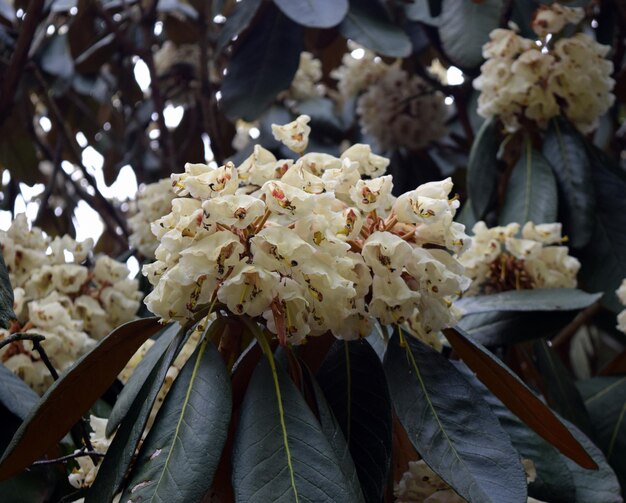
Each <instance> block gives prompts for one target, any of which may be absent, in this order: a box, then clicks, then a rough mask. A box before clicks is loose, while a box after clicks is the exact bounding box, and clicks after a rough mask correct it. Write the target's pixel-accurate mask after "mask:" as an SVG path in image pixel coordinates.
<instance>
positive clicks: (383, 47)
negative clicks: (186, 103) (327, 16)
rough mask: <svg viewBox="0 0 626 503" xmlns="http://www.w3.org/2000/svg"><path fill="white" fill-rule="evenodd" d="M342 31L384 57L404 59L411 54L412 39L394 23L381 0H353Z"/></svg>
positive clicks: (344, 34) (342, 25)
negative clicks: (379, 0)
mask: <svg viewBox="0 0 626 503" xmlns="http://www.w3.org/2000/svg"><path fill="white" fill-rule="evenodd" d="M339 31H340V32H341V34H342V35H343V36H344V37H346V38H349V39H351V40H354V41H355V42H358V43H359V44H361V45H363V46H365V47H367V48H368V49H370V50H372V51H374V52H377V53H378V54H381V55H382V56H390V57H392V58H404V57H406V56H408V55H409V54H411V40H410V39H409V37H408V36H407V34H406V33H404V31H402V29H400V28H399V27H398V26H397V25H395V24H393V22H392V21H391V20H390V19H389V15H388V14H387V11H386V10H385V8H384V7H383V6H382V5H381V4H380V2H378V0H351V1H350V9H349V10H348V14H347V15H346V18H345V19H344V20H343V22H342V23H341V25H340V26H339Z"/></svg>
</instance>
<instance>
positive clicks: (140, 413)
mask: <svg viewBox="0 0 626 503" xmlns="http://www.w3.org/2000/svg"><path fill="white" fill-rule="evenodd" d="M181 343H182V334H181V335H180V336H179V337H178V338H177V339H174V340H173V341H172V342H171V343H170V345H169V347H168V348H167V351H166V352H165V354H164V355H163V356H161V358H160V359H159V362H158V363H157V364H156V366H155V367H154V368H153V369H152V371H151V372H150V375H149V376H148V378H147V379H146V381H145V383H144V385H143V386H142V388H141V391H140V392H139V394H138V395H137V397H136V398H135V401H134V402H133V404H132V406H131V407H130V410H129V411H128V414H127V415H126V417H125V418H124V419H123V421H122V424H121V425H120V427H119V429H118V430H117V432H116V434H115V437H113V441H112V442H111V445H110V446H109V449H108V450H107V455H106V456H105V457H104V459H103V460H102V463H101V464H100V468H99V469H98V475H97V476H96V480H95V481H94V483H93V485H92V486H91V487H90V489H89V492H88V493H87V496H86V497H85V503H108V502H110V501H111V500H112V498H113V495H114V494H115V493H116V492H117V489H118V487H119V486H120V484H121V483H122V480H123V479H124V476H125V475H126V472H127V471H128V467H129V466H130V463H131V461H132V459H133V456H134V455H135V450H136V449H137V446H138V445H139V441H140V440H141V436H142V434H143V431H144V429H145V428H146V423H147V422H148V417H149V416H150V411H151V410H152V407H153V406H154V402H155V401H156V397H157V395H158V393H159V390H160V389H161V386H162V384H163V381H164V380H165V375H166V374H167V371H168V369H169V368H170V365H171V364H172V362H173V361H174V358H175V357H176V353H177V352H178V349H179V347H180V345H181Z"/></svg>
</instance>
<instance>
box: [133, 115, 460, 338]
mask: <svg viewBox="0 0 626 503" xmlns="http://www.w3.org/2000/svg"><path fill="white" fill-rule="evenodd" d="M306 122H308V118H307V117H304V118H298V119H296V121H294V122H293V123H291V124H288V125H287V126H273V129H274V131H277V132H279V133H278V136H281V135H285V137H286V138H287V139H288V140H289V138H291V134H292V132H293V130H294V129H297V127H298V126H297V125H298V124H305V125H306ZM307 128H308V126H307ZM306 134H307V135H308V130H307V133H306ZM388 163H389V161H388V160H387V159H385V158H383V157H380V156H377V155H375V154H372V152H371V149H370V147H369V146H368V145H354V146H352V147H350V148H348V149H347V150H345V151H344V153H343V154H342V156H341V158H336V157H333V156H330V155H328V154H320V153H316V152H311V153H309V154H306V155H304V156H302V157H301V158H300V159H298V160H297V161H296V162H295V163H286V162H284V161H278V160H276V158H275V157H274V156H273V155H272V154H271V153H269V152H268V151H266V150H265V149H263V148H262V147H259V146H256V147H255V149H254V153H253V154H252V156H250V157H249V158H248V159H246V160H245V161H244V162H243V163H242V164H241V165H240V166H239V167H235V166H233V165H227V166H224V167H221V168H209V167H204V166H201V165H191V164H187V165H186V167H185V173H182V174H178V175H172V179H173V180H174V183H175V185H176V190H177V193H178V194H179V195H180V196H181V197H178V198H175V199H174V200H173V201H172V211H171V213H169V214H168V215H165V216H163V217H162V218H160V219H159V220H157V221H156V222H155V223H154V224H153V231H154V233H155V235H156V237H157V239H158V240H159V242H160V244H159V246H158V248H157V250H156V253H155V256H156V261H155V262H154V263H152V264H148V265H146V266H144V269H143V273H144V275H146V276H147V278H148V280H149V281H150V283H152V285H153V286H154V289H153V291H152V292H151V293H150V294H149V295H148V296H147V297H146V299H145V302H146V304H147V306H148V308H149V309H150V310H151V311H152V312H153V313H155V314H156V315H158V316H160V317H161V318H162V319H163V320H170V319H174V320H180V321H181V322H182V323H184V322H186V321H187V320H189V319H191V318H193V317H194V315H195V314H196V313H197V312H198V310H199V309H200V308H201V306H206V305H208V304H211V303H214V302H219V303H220V304H219V305H220V309H221V310H223V311H225V312H226V313H227V314H229V315H231V316H241V315H247V316H250V317H252V318H254V319H255V320H256V321H257V322H259V323H261V324H262V325H264V326H265V328H266V329H267V330H269V331H270V332H271V333H273V334H275V335H276V336H277V337H278V339H279V341H280V342H281V343H282V344H287V343H289V344H302V343H304V342H305V341H306V338H307V337H314V336H317V335H320V334H323V333H325V332H331V333H332V334H333V335H335V337H338V338H342V339H346V340H350V339H354V338H358V337H363V336H367V335H369V333H371V329H372V326H373V325H374V323H375V322H376V321H377V320H378V321H379V322H381V323H393V324H403V325H404V326H405V329H406V330H407V331H408V332H410V333H412V334H413V335H415V336H416V337H420V338H422V340H425V341H426V342H429V343H431V344H433V345H435V344H436V342H435V340H436V334H437V333H438V331H439V330H440V329H441V328H443V327H446V326H451V325H453V324H455V323H456V321H457V319H458V313H457V312H456V310H455V309H454V308H453V307H452V300H453V299H454V298H456V297H457V296H458V295H459V294H460V292H462V291H463V290H464V289H465V288H467V286H468V285H469V279H468V278H465V277H464V276H463V274H462V271H461V267H460V264H459V262H458V261H457V260H456V259H455V258H454V257H453V256H452V255H451V254H450V251H453V250H457V249H460V248H462V247H463V246H466V245H467V243H468V240H467V236H465V234H464V232H463V226H462V225H461V224H456V223H454V222H453V217H454V215H455V212H456V209H457V208H458V201H456V198H452V199H449V197H448V196H449V193H450V191H451V190H452V182H451V181H450V180H449V179H447V180H444V181H442V182H438V183H431V184H426V185H424V186H421V187H418V188H417V189H416V190H415V191H414V193H413V196H414V197H417V198H418V199H419V198H421V199H419V200H418V203H416V204H417V205H418V206H419V205H421V204H422V203H423V204H426V205H427V206H428V208H431V207H432V208H434V210H433V212H434V213H435V214H436V215H435V217H434V218H430V217H429V218H426V217H424V216H419V214H418V215H417V216H416V214H415V212H414V210H413V206H411V203H410V201H411V199H410V198H409V199H408V200H407V202H406V204H404V206H403V205H402V204H400V203H398V201H399V199H398V200H396V198H395V197H394V196H392V194H391V191H392V188H393V180H392V177H391V176H390V175H386V176H377V175H379V174H380V173H382V172H384V170H385V169H386V167H387V165H388ZM215 173H221V174H224V173H228V174H229V178H228V180H227V181H226V182H225V183H220V184H218V185H217V186H218V188H219V190H213V189H211V188H210V187H209V188H207V186H206V185H207V183H213V182H212V181H213V180H217V179H220V178H224V177H223V175H220V176H218V177H216V176H215V175H214V174H215ZM260 173H263V174H262V175H261V174H260ZM362 176H366V177H372V178H365V179H363V178H362ZM201 180H202V181H201ZM233 180H236V181H237V184H238V187H235V185H234V182H233ZM261 182H262V183H261ZM203 184H204V185H203ZM231 184H232V185H231ZM403 201H404V200H403ZM407 204H408V206H407ZM405 214H406V216H405ZM448 217H449V218H448ZM426 243H428V244H429V245H437V246H438V247H441V248H442V249H432V250H427V249H425V248H423V247H422V244H426ZM464 243H465V244H464Z"/></svg>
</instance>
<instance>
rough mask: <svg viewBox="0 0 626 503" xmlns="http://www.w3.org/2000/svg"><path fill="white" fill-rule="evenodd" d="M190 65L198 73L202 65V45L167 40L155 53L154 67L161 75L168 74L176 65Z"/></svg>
mask: <svg viewBox="0 0 626 503" xmlns="http://www.w3.org/2000/svg"><path fill="white" fill-rule="evenodd" d="M181 64H185V65H189V66H190V67H191V68H193V69H194V71H195V72H196V74H197V73H198V72H199V67H200V47H199V46H198V45H197V44H181V45H177V44H175V43H174V42H172V41H171V40H166V41H165V42H164V43H163V45H162V46H161V48H160V49H159V50H158V51H156V52H155V53H154V67H155V71H156V74H157V75H158V76H159V77H162V76H164V75H166V74H167V73H168V72H169V71H170V69H171V68H172V67H173V66H174V65H181Z"/></svg>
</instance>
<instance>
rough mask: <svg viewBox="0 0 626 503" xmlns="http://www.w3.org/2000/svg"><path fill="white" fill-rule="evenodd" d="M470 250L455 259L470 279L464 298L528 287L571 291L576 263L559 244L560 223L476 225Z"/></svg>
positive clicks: (574, 279)
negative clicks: (500, 225)
mask: <svg viewBox="0 0 626 503" xmlns="http://www.w3.org/2000/svg"><path fill="white" fill-rule="evenodd" d="M472 231H473V233H474V236H473V237H472V244H471V246H470V248H469V249H468V250H467V251H466V252H465V253H464V254H463V255H461V256H460V257H459V261H460V262H461V264H463V266H464V267H465V273H466V274H467V275H468V276H469V277H470V278H472V286H471V287H470V289H469V290H468V291H467V294H468V295H476V294H478V293H486V294H490V293H496V292H501V291H505V290H521V289H529V288H575V287H576V274H577V273H578V270H579V269H580V262H578V259H576V258H575V257H572V256H570V255H569V250H568V248H567V246H562V245H561V244H562V243H563V242H564V241H565V238H563V237H562V236H561V224H560V223H552V224H539V225H535V224H533V223H532V222H527V223H526V224H524V227H523V228H522V233H521V237H517V236H518V234H519V231H520V225H519V224H517V223H511V224H508V225H506V226H503V227H491V228H488V227H487V226H486V225H485V223H484V222H477V223H476V225H474V228H473V229H472Z"/></svg>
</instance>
